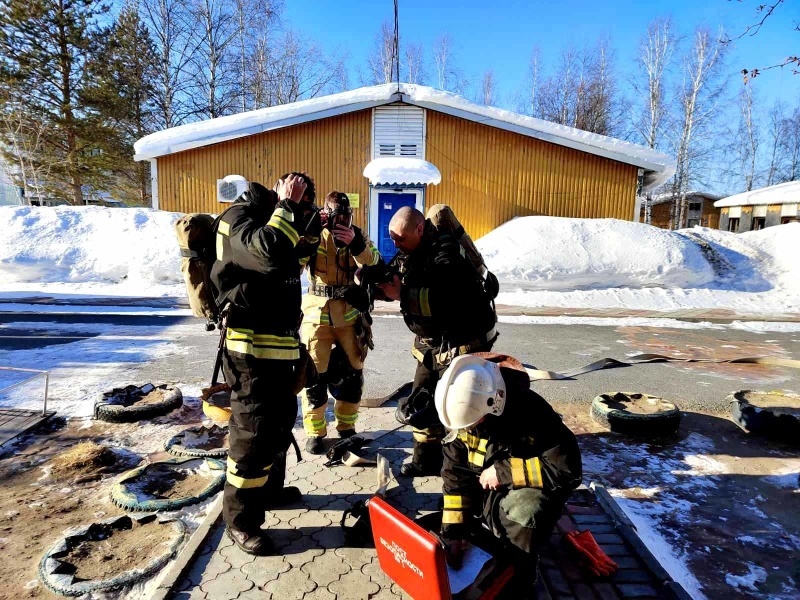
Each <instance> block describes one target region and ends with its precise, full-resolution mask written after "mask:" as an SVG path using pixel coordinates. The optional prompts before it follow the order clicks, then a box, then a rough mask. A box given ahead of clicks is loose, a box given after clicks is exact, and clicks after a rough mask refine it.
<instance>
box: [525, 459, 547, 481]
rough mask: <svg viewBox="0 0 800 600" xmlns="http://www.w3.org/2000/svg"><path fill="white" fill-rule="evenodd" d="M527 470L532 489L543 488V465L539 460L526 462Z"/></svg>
mask: <svg viewBox="0 0 800 600" xmlns="http://www.w3.org/2000/svg"><path fill="white" fill-rule="evenodd" d="M525 468H526V472H527V475H528V479H529V481H530V486H531V487H542V484H543V481H542V463H541V462H540V461H539V459H538V458H531V459H529V460H526V461H525Z"/></svg>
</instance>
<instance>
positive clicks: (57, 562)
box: [39, 515, 186, 596]
mask: <svg viewBox="0 0 800 600" xmlns="http://www.w3.org/2000/svg"><path fill="white" fill-rule="evenodd" d="M155 518H156V516H155V515H148V516H146V517H144V518H143V519H140V522H149V521H153V520H155ZM133 520H134V519H132V518H131V517H129V516H127V515H124V516H122V517H114V518H112V519H106V520H105V521H99V522H97V523H92V524H90V525H86V526H84V527H79V528H77V529H73V530H72V531H70V532H68V533H67V534H66V535H65V536H64V537H63V538H61V539H60V540H58V541H57V542H56V543H55V544H54V545H53V546H51V547H50V549H49V550H47V552H45V553H44V556H42V559H41V561H39V579H41V581H42V583H43V584H44V586H45V587H46V588H47V589H49V590H50V591H51V592H53V593H56V594H60V595H62V596H83V595H85V594H90V593H92V592H101V591H102V592H111V591H114V590H120V589H122V588H125V587H128V586H130V585H134V584H136V583H138V582H140V581H142V580H144V579H147V578H148V577H152V576H153V575H154V574H155V573H157V572H158V571H160V570H161V569H162V568H163V567H164V566H165V565H166V564H167V563H168V562H169V561H170V560H171V559H172V557H173V556H175V554H176V553H177V551H178V548H180V546H181V544H183V541H184V539H185V538H186V525H185V524H184V522H183V521H181V520H180V519H171V520H169V521H165V522H163V525H164V526H165V527H167V526H171V527H172V530H173V538H172V540H171V542H170V544H169V547H168V548H167V550H166V552H164V553H163V554H161V555H160V556H157V557H155V558H153V559H152V560H151V561H150V562H148V563H147V564H146V565H145V566H144V567H143V568H136V567H134V568H133V569H130V570H129V571H125V572H124V573H121V574H119V575H116V576H115V577H112V578H109V579H93V580H84V579H77V578H76V577H75V576H74V575H73V573H72V572H70V571H72V570H73V569H74V567H72V569H70V565H69V564H68V563H66V562H64V561H63V560H61V559H62V558H64V557H65V556H67V554H68V553H69V551H70V550H71V549H72V548H74V547H75V546H77V545H79V544H80V543H81V542H82V541H85V540H90V539H105V538H106V537H108V536H109V535H110V536H112V537H113V532H114V531H115V530H122V529H130V528H131V527H132V526H133ZM98 536H102V537H98Z"/></svg>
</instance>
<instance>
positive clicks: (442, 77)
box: [433, 34, 468, 94]
mask: <svg viewBox="0 0 800 600" xmlns="http://www.w3.org/2000/svg"><path fill="white" fill-rule="evenodd" d="M433 63H434V65H435V67H436V83H437V87H438V88H439V89H440V90H445V91H447V92H455V93H456V94H463V93H464V91H465V90H466V88H467V83H468V82H467V79H466V78H465V77H464V74H463V73H462V72H461V70H460V69H459V68H458V66H457V64H456V57H455V49H454V46H453V40H452V39H451V38H450V36H449V35H448V34H445V35H442V36H440V37H439V38H437V39H436V41H435V42H434V44H433Z"/></svg>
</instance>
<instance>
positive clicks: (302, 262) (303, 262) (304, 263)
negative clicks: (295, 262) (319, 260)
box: [300, 256, 311, 267]
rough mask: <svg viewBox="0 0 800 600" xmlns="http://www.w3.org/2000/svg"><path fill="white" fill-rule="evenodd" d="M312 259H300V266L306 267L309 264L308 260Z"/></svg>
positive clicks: (305, 257)
mask: <svg viewBox="0 0 800 600" xmlns="http://www.w3.org/2000/svg"><path fill="white" fill-rule="evenodd" d="M309 258H311V257H310V256H304V257H303V258H301V259H300V266H301V267H305V266H306V265H307V264H308V259H309Z"/></svg>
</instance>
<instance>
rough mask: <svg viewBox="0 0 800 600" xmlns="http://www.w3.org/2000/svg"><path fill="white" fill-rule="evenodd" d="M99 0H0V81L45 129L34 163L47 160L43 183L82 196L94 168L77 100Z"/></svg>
mask: <svg viewBox="0 0 800 600" xmlns="http://www.w3.org/2000/svg"><path fill="white" fill-rule="evenodd" d="M107 11H108V6H107V5H106V4H104V3H103V2H102V0H4V1H3V2H2V4H0V80H2V83H3V86H4V88H5V91H6V93H7V95H8V96H10V97H11V98H13V103H14V105H15V106H16V107H18V109H19V111H21V113H22V114H25V115H29V116H30V117H31V119H32V120H34V121H36V122H43V123H46V124H47V126H48V129H47V131H46V135H45V136H44V138H43V140H42V141H43V143H42V144H41V148H40V149H39V150H38V151H37V156H34V157H31V159H32V160H33V161H34V162H35V163H37V164H47V165H48V167H49V168H48V177H49V181H48V184H47V187H48V188H50V189H51V190H62V192H61V193H63V190H64V189H67V190H69V192H68V194H67V195H68V199H69V200H70V201H71V202H72V203H74V204H82V203H83V193H84V192H83V185H84V184H85V182H86V181H87V179H90V178H91V177H90V175H91V173H92V172H94V171H95V170H96V166H95V163H96V160H95V159H96V157H97V153H96V152H93V146H94V143H95V139H96V132H95V131H93V130H92V128H91V127H90V126H89V123H88V121H87V119H86V115H85V114H84V111H83V110H82V108H81V106H80V100H79V98H80V94H81V91H82V89H83V88H84V86H85V84H86V75H87V70H86V67H87V65H88V63H89V62H90V61H91V59H92V57H93V56H94V54H95V52H96V49H97V45H98V42H99V40H100V39H101V37H102V35H103V28H102V27H101V26H100V25H99V24H98V23H97V17H98V16H100V15H102V14H104V13H105V12H107Z"/></svg>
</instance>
